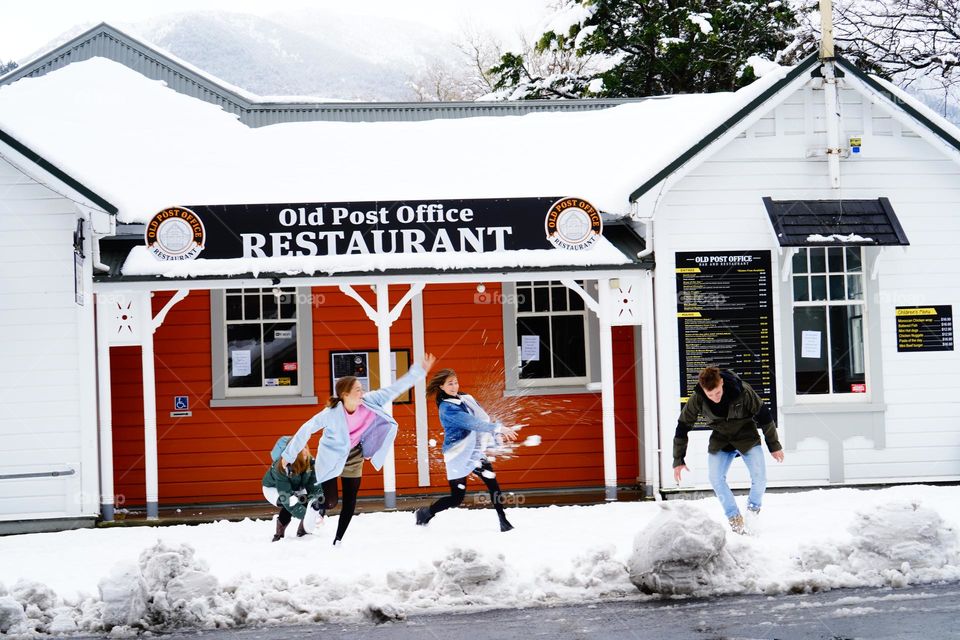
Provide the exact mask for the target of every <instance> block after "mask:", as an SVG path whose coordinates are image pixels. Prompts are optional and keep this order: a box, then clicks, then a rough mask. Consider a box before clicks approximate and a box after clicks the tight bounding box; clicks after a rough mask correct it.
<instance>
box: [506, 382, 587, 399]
mask: <svg viewBox="0 0 960 640" xmlns="http://www.w3.org/2000/svg"><path fill="white" fill-rule="evenodd" d="M578 393H579V394H587V393H591V394H596V393H600V389H599V388H597V389H592V388H590V387H588V386H587V385H585V384H575V385H567V386H563V387H515V388H513V389H504V391H503V396H504V397H505V398H514V397H523V396H564V395H572V394H578Z"/></svg>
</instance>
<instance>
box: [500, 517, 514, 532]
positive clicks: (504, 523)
mask: <svg viewBox="0 0 960 640" xmlns="http://www.w3.org/2000/svg"><path fill="white" fill-rule="evenodd" d="M511 529H513V525H512V524H510V522H509V521H508V520H507V519H506V518H500V531H510V530H511Z"/></svg>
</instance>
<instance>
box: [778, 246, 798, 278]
mask: <svg viewBox="0 0 960 640" xmlns="http://www.w3.org/2000/svg"><path fill="white" fill-rule="evenodd" d="M799 250H800V249H799V248H797V247H780V282H789V281H790V274H792V273H793V256H795V255H797V252H798V251H799Z"/></svg>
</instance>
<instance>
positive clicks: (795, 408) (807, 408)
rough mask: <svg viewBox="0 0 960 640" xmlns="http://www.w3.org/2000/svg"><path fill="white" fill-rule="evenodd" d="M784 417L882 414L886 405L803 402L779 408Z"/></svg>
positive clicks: (873, 403) (874, 403) (878, 403)
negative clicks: (828, 414)
mask: <svg viewBox="0 0 960 640" xmlns="http://www.w3.org/2000/svg"><path fill="white" fill-rule="evenodd" d="M780 410H781V411H783V413H784V414H785V415H790V414H799V413H883V412H884V411H886V410H887V405H885V404H883V403H880V402H872V403H864V404H854V403H848V402H836V403H833V402H818V403H816V404H814V403H812V402H810V403H807V402H803V403H799V404H794V405H791V406H789V407H780Z"/></svg>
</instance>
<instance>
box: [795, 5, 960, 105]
mask: <svg viewBox="0 0 960 640" xmlns="http://www.w3.org/2000/svg"><path fill="white" fill-rule="evenodd" d="M817 5H818V3H817V2H816V1H815V0H805V6H804V7H803V9H802V11H801V13H802V17H803V19H802V22H803V24H802V27H801V32H802V33H803V36H802V38H801V39H802V40H803V42H804V44H803V45H802V48H803V49H804V50H812V47H814V46H815V43H816V41H818V40H819V38H820V13H819V10H818V6H817ZM833 22H834V27H833V36H834V41H835V43H836V49H837V52H838V53H839V54H840V55H842V56H843V57H845V58H846V59H848V60H850V61H851V62H853V63H855V64H856V65H857V66H858V67H860V68H861V69H863V70H864V71H868V72H871V73H876V74H878V75H880V76H883V77H885V78H888V79H890V80H892V81H893V82H895V83H897V84H898V85H900V86H902V87H905V88H907V89H908V90H910V91H911V92H912V93H914V94H916V95H918V96H919V97H921V98H922V99H923V100H924V101H925V102H927V103H928V104H930V105H931V106H933V107H935V108H937V109H938V110H940V111H941V112H942V113H944V114H946V115H948V116H949V115H951V113H950V112H951V110H953V111H954V112H955V111H956V104H957V101H958V97H960V2H958V1H957V0H836V1H835V2H834V6H833ZM953 115H954V116H955V115H956V114H955V113H954V114H953Z"/></svg>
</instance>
